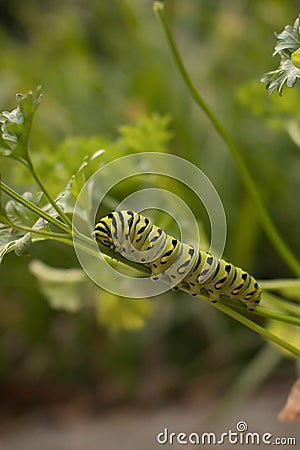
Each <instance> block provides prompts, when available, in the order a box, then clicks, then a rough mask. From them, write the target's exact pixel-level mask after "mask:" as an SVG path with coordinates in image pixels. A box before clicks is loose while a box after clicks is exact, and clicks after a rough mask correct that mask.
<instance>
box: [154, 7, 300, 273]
mask: <svg viewBox="0 0 300 450" xmlns="http://www.w3.org/2000/svg"><path fill="white" fill-rule="evenodd" d="M154 10H155V11H156V12H157V15H158V17H159V18H160V21H161V23H162V26H163V29H164V31H165V34H166V36H167V40H168V43H169V46H170V49H171V53H172V55H173V58H174V61H175V63H176V65H177V67H178V69H179V72H180V74H181V76H182V78H183V81H184V83H185V85H186V86H187V88H188V90H189V92H190V94H191V96H192V98H193V99H194V100H195V102H196V104H197V105H198V106H199V107H200V108H201V109H202V111H203V112H204V113H205V114H206V115H207V117H208V118H209V120H210V121H211V123H212V124H213V126H214V127H215V129H216V130H217V132H218V133H219V135H220V136H221V138H222V139H223V141H224V142H225V143H226V144H227V146H228V148H229V149H230V151H231V154H232V156H233V158H234V160H235V162H236V164H237V166H238V169H239V171H240V174H241V178H242V180H243V182H244V184H245V186H246V188H247V189H248V191H249V193H250V194H251V197H252V199H253V202H254V204H255V206H256V210H257V214H258V217H259V219H260V221H261V225H262V227H263V229H264V231H265V233H266V234H267V236H268V237H269V239H270V241H271V242H272V243H273V245H274V247H275V248H276V250H277V251H278V253H279V254H280V255H281V257H282V259H283V260H284V261H285V262H286V264H287V265H288V266H289V267H290V269H291V270H293V272H294V273H296V275H297V276H299V277H300V263H299V261H298V259H297V258H296V257H295V256H294V254H293V253H292V251H291V250H290V248H289V247H288V246H287V244H286V243H285V241H284V240H283V239H282V237H281V236H280V234H279V232H278V231H277V229H276V228H275V226H274V224H273V222H272V220H271V218H270V216H269V213H268V211H267V210H266V208H265V206H264V204H263V201H262V200H261V197H260V194H259V192H258V190H257V188H256V184H255V181H254V180H253V178H252V177H251V175H250V172H249V171H248V168H247V165H246V163H245V161H244V159H243V157H242V154H241V152H240V150H239V148H238V147H237V146H236V145H235V143H234V141H233V139H232V137H231V136H230V134H229V133H228V131H227V130H226V128H225V127H224V126H223V124H222V123H221V122H220V120H219V119H218V118H217V117H216V115H215V114H214V112H213V111H212V109H211V108H210V107H209V106H208V104H207V103H206V102H205V100H204V99H203V98H202V96H201V95H200V93H199V92H198V90H197V89H196V88H195V86H194V84H193V83H192V81H191V79H190V77H189V75H188V73H187V71H186V69H185V67H184V65H183V62H182V59H181V56H180V54H179V52H178V49H177V47H176V44H175V42H174V39H173V36H172V33H171V31H170V28H169V25H168V23H167V21H166V19H165V16H164V13H163V4H162V3H161V2H155V3H154Z"/></svg>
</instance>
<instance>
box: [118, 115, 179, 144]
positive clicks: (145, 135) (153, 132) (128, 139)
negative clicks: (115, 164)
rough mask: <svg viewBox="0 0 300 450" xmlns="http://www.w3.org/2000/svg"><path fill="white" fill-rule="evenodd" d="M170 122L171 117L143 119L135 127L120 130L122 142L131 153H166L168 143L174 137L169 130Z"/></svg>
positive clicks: (153, 116)
mask: <svg viewBox="0 0 300 450" xmlns="http://www.w3.org/2000/svg"><path fill="white" fill-rule="evenodd" d="M170 121H171V118H170V116H162V117H161V116H158V115H155V114H153V115H152V116H150V117H142V118H141V119H140V120H139V121H138V122H137V124H135V125H134V126H132V125H126V126H122V127H120V128H119V131H120V134H121V139H120V141H121V143H122V145H125V146H126V147H127V149H129V150H130V152H165V151H166V143H167V142H169V140H170V139H171V137H172V134H171V132H170V131H169V130H168V127H169V125H170Z"/></svg>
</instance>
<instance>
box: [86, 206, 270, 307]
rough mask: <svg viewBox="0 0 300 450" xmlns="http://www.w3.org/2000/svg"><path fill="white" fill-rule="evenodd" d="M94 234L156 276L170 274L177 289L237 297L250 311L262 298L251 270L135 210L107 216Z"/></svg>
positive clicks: (193, 293)
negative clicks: (195, 244)
mask: <svg viewBox="0 0 300 450" xmlns="http://www.w3.org/2000/svg"><path fill="white" fill-rule="evenodd" d="M93 236H94V237H95V238H96V240H97V241H99V242H100V243H101V244H102V245H104V246H106V247H109V248H110V249H112V250H114V251H116V252H117V253H120V254H121V255H123V256H124V257H126V258H127V259H131V260H133V261H135V262H138V263H141V264H145V265H147V266H148V267H150V269H151V276H152V278H153V280H157V279H158V278H160V277H165V278H167V280H168V282H169V283H170V285H171V287H172V288H173V289H180V288H183V287H184V288H185V290H186V288H187V289H188V292H189V293H190V294H191V295H193V296H195V295H198V294H201V293H203V292H205V293H206V294H207V295H208V297H209V299H210V300H211V301H212V302H216V301H218V300H219V299H220V297H229V298H231V299H237V300H239V301H241V302H243V303H244V304H245V305H246V306H247V308H248V310H250V311H253V310H254V309H255V306H256V305H257V304H258V303H259V301H260V297H261V291H260V288H259V286H258V283H257V281H256V280H255V279H254V278H253V277H252V276H251V275H250V274H249V273H247V272H245V271H244V270H243V269H241V268H240V267H235V266H234V265H233V264H231V263H229V262H227V261H225V260H224V259H218V258H216V257H214V256H213V255H211V254H210V253H208V252H204V251H200V250H195V249H194V247H192V246H191V245H189V244H186V243H182V242H180V241H179V240H178V239H176V238H174V237H173V236H170V235H168V234H166V233H165V232H164V231H163V230H162V229H161V228H159V227H157V226H156V225H154V224H153V223H152V222H151V221H150V220H149V219H148V218H147V217H144V216H142V215H141V214H138V213H136V212H134V211H115V212H112V213H110V214H108V216H106V217H103V218H102V219H100V221H99V222H98V223H97V224H96V226H95V229H94V232H93Z"/></svg>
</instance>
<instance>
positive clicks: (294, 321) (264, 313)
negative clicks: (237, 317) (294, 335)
mask: <svg viewBox="0 0 300 450" xmlns="http://www.w3.org/2000/svg"><path fill="white" fill-rule="evenodd" d="M223 302H226V303H223ZM221 303H223V304H226V305H227V306H230V307H231V308H232V309H234V310H236V311H241V312H243V311H244V310H245V308H244V306H243V305H239V304H237V303H233V301H230V299H226V300H225V299H224V300H223V299H222V300H221ZM253 314H256V315H257V316H261V317H266V318H267V319H273V320H278V321H280V322H285V323H290V324H291V325H297V326H298V327H300V317H299V316H298V317H295V316H288V315H286V314H282V313H280V312H276V311H271V310H269V309H266V308H262V307H261V306H256V308H255V310H254V311H253Z"/></svg>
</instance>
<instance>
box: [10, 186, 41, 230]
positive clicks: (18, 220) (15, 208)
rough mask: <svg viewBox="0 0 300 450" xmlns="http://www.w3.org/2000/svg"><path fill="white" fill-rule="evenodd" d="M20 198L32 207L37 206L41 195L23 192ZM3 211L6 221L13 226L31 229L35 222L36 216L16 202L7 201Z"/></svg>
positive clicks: (39, 193)
mask: <svg viewBox="0 0 300 450" xmlns="http://www.w3.org/2000/svg"><path fill="white" fill-rule="evenodd" d="M22 197H23V198H24V199H25V200H27V201H29V202H31V203H33V204H34V205H37V206H39V205H40V203H41V200H42V197H43V193H42V192H37V193H36V194H32V193H31V192H24V194H22ZM5 211H6V215H7V217H8V219H9V220H10V221H11V222H12V223H14V224H15V225H22V226H27V227H31V226H33V225H34V224H35V223H36V221H37V215H36V214H35V213H34V212H32V211H31V210H30V209H29V208H26V207H25V206H24V205H21V204H20V203H18V202H17V201H16V200H9V201H8V202H7V204H6V206H5Z"/></svg>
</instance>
